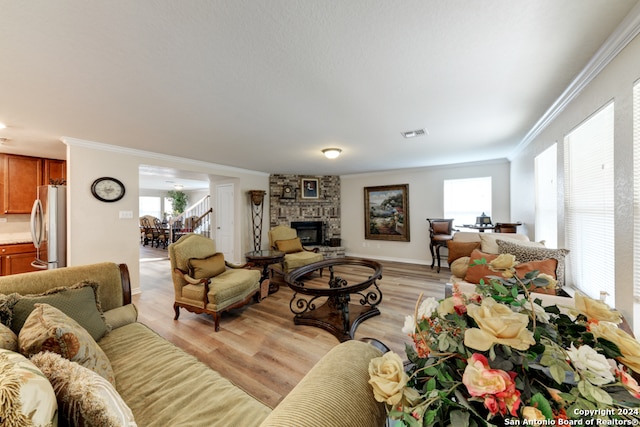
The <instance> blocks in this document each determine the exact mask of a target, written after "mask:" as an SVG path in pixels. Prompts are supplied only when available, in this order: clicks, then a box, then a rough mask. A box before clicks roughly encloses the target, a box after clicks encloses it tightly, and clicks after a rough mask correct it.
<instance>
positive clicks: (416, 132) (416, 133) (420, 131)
mask: <svg viewBox="0 0 640 427" xmlns="http://www.w3.org/2000/svg"><path fill="white" fill-rule="evenodd" d="M400 134H401V135H402V136H404V137H405V138H415V137H416V136H422V135H428V134H429V132H427V130H426V129H416V130H408V131H406V132H400Z"/></svg>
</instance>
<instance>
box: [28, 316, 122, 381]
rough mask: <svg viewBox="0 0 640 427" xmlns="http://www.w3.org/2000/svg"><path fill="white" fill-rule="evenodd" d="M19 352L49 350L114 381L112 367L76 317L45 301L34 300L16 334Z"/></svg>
mask: <svg viewBox="0 0 640 427" xmlns="http://www.w3.org/2000/svg"><path fill="white" fill-rule="evenodd" d="M18 343H19V345H20V352H21V353H22V354H24V355H26V356H32V355H34V354H36V353H39V352H41V351H51V352H54V353H57V354H59V355H60V356H62V357H64V358H65V359H69V360H71V361H73V362H78V363H79V364H81V365H82V366H84V367H85V368H88V369H91V370H92V371H94V372H96V373H97V374H99V375H101V376H102V377H103V378H105V379H106V380H107V381H109V382H110V383H111V384H113V385H115V376H114V374H113V368H112V367H111V363H110V362H109V359H108V358H107V355H106V354H105V353H104V351H102V349H101V348H100V346H98V344H97V343H96V342H95V340H94V339H93V338H92V337H91V335H89V333H88V332H87V331H86V330H85V329H84V328H83V327H82V326H80V325H79V324H78V323H77V322H76V321H75V320H73V319H72V318H70V317H69V316H67V315H66V314H64V313H63V312H62V311H60V310H58V309H57V308H55V307H52V306H50V305H48V304H36V305H35V308H34V310H33V311H32V312H31V314H30V315H29V317H27V320H26V322H24V326H23V327H22V329H21V330H20V334H19V335H18Z"/></svg>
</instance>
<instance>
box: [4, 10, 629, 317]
mask: <svg viewBox="0 0 640 427" xmlns="http://www.w3.org/2000/svg"><path fill="white" fill-rule="evenodd" d="M498 3H499V2H498ZM498 3H497V4H496V5H494V7H496V8H498V9H499V8H501V7H505V5H503V4H498ZM634 5H635V2H619V3H618V4H617V6H618V7H619V9H616V11H617V12H616V13H617V14H618V15H615V16H616V17H615V18H614V14H613V11H609V12H610V13H609V14H608V16H609V19H611V20H612V21H611V22H609V23H608V24H607V25H609V26H610V27H606V28H615V27H616V25H617V23H618V22H620V23H621V25H620V27H619V28H617V29H616V30H615V31H613V30H610V29H609V30H604V28H605V26H604V24H603V23H601V26H600V27H599V28H602V29H601V30H600V32H599V33H598V37H599V39H596V35H595V34H592V35H591V36H590V37H592V39H593V41H592V43H593V46H592V51H593V52H595V56H594V55H591V56H588V57H585V58H586V59H587V60H588V59H589V58H591V59H590V60H588V61H586V62H584V65H582V63H581V64H578V63H577V62H576V60H575V59H572V58H570V57H568V58H563V59H562V61H564V68H572V69H575V70H577V71H579V72H578V73H577V74H576V73H575V72H574V73H573V74H571V75H568V76H567V77H565V81H564V82H563V83H555V85H556V87H555V89H553V90H552V91H551V93H552V94H553V95H552V97H551V98H550V100H552V101H555V102H551V104H546V105H544V104H542V105H540V106H539V107H538V111H539V113H538V115H537V116H534V117H535V118H534V120H538V121H537V123H533V124H532V123H531V122H529V123H527V124H526V125H525V127H523V128H522V130H523V131H524V133H525V134H526V135H524V138H523V139H514V140H513V142H511V144H512V145H511V146H512V147H513V146H515V148H514V149H508V150H502V151H499V150H496V148H495V146H493V147H492V148H491V150H489V149H487V148H486V146H483V145H480V142H475V141H474V139H473V138H471V137H468V138H469V141H468V142H467V143H466V145H465V146H464V147H465V148H458V149H457V150H455V151H454V152H446V156H448V157H447V158H446V160H443V159H442V158H441V157H439V156H441V155H442V153H444V150H442V148H441V147H430V148H428V149H427V152H428V153H432V156H430V157H434V159H436V160H435V161H437V162H438V163H437V164H434V165H431V166H430V165H429V163H430V162H431V160H423V161H422V162H423V163H422V165H421V164H420V163H415V162H409V163H408V164H410V165H412V167H408V168H406V167H404V168H394V167H393V166H386V167H385V166H384V165H385V164H388V165H391V163H389V161H388V159H390V158H391V157H390V156H387V155H378V156H375V155H374V156H373V157H371V154H372V153H368V152H366V150H364V151H362V150H361V149H359V148H358V149H356V148H355V147H354V148H352V149H351V150H352V151H351V152H349V147H343V148H344V152H343V155H342V156H341V157H340V158H338V159H336V160H337V162H336V161H333V162H327V161H326V160H325V159H322V158H320V157H321V153H320V152H319V151H320V150H319V149H318V150H306V151H305V153H304V157H305V162H307V163H306V167H302V168H301V169H296V170H295V172H297V173H298V174H300V175H305V174H308V175H310V176H323V175H332V176H333V175H336V176H340V178H341V192H342V194H341V215H342V218H341V222H342V224H341V225H342V227H341V228H342V235H341V236H340V237H341V239H342V242H343V244H344V245H345V246H346V247H347V254H349V255H354V256H364V257H375V258H380V259H389V260H396V261H405V262H412V263H423V264H429V263H430V259H429V258H430V256H429V255H428V250H427V248H428V232H427V225H426V221H425V219H426V218H428V217H440V216H442V215H443V196H442V182H443V180H445V179H457V178H469V177H478V176H491V177H492V185H493V188H492V190H493V191H492V194H493V200H492V212H491V213H492V216H493V218H494V219H495V220H499V221H510V220H513V221H521V222H522V223H523V224H524V225H523V227H521V228H520V230H519V231H520V232H521V233H524V234H528V235H529V237H530V238H531V239H535V238H536V230H535V220H536V217H535V215H536V213H535V212H536V210H535V206H536V201H535V193H534V191H533V188H534V187H535V158H536V156H537V155H538V154H540V153H542V152H543V151H544V150H545V149H547V148H549V147H550V146H551V145H553V144H554V143H557V144H558V168H557V173H558V177H559V178H558V184H562V182H563V180H562V176H563V173H564V172H563V164H562V146H563V138H564V136H565V135H567V134H568V133H569V132H570V131H571V130H572V129H574V128H575V127H576V126H577V125H579V124H580V123H581V122H583V121H584V120H585V119H587V118H588V117H589V116H591V115H592V114H594V113H595V112H597V111H598V110H599V109H600V108H602V107H603V106H604V105H605V104H607V102H609V101H610V100H612V99H615V129H616V142H615V168H616V171H620V172H619V173H618V175H617V176H616V180H617V181H616V191H615V203H616V209H615V212H616V214H617V215H618V217H617V218H616V222H615V255H616V256H615V259H616V260H618V262H616V264H615V286H616V290H617V292H616V293H615V301H610V302H612V303H613V304H614V305H615V306H616V307H617V308H618V309H620V310H621V311H622V312H623V313H624V314H625V316H626V317H627V318H628V319H630V320H631V319H633V323H634V324H635V323H636V321H637V318H638V317H640V316H638V315H637V313H635V310H636V307H635V304H634V303H633V301H632V299H631V298H626V296H627V295H629V294H630V293H632V292H633V285H632V284H633V270H634V267H633V262H630V260H629V257H630V255H629V254H632V253H633V247H634V245H633V241H632V240H633V239H632V233H629V232H628V230H630V229H631V228H633V227H632V225H631V219H630V218H631V217H630V214H629V213H630V212H632V211H633V207H632V206H633V205H632V200H633V195H632V189H633V185H632V184H631V179H632V178H631V175H630V174H629V171H631V170H633V167H632V165H633V162H632V159H633V156H632V153H633V137H632V129H633V125H632V114H631V106H632V105H633V102H632V87H633V83H634V82H635V81H636V80H637V78H638V75H637V73H636V71H635V70H636V69H637V62H636V61H637V60H636V58H637V57H638V55H637V52H638V41H637V40H636V38H635V32H634V28H635V22H636V19H637V18H636V9H633V10H632V11H631V9H632V6H634ZM381 6H382V4H381ZM383 9H384V7H383ZM452 10H453V9H452ZM629 11H631V13H629V14H628V16H626V19H623V18H625V14H627V12H629ZM31 12H33V13H36V11H35V10H32V11H31ZM43 12H44V11H43V10H41V11H39V13H43ZM402 13H403V12H400V16H402ZM456 13H458V12H456ZM487 13H489V12H487ZM9 15H10V14H7V15H5V16H9ZM595 15H597V13H595ZM15 18H16V19H15V20H14V21H13V22H7V25H6V28H10V27H13V26H16V25H18V22H19V21H20V19H18V16H17V15H16V16H15ZM468 18H469V17H467V16H465V19H468ZM616 19H617V21H615V20H616ZM592 33H593V32H592ZM15 34H19V31H18V30H16V31H15ZM603 40H604V41H605V43H604V44H602V41H603ZM25 42H26V43H28V40H25ZM25 46H28V45H25ZM554 54H556V55H557V53H555V52H554ZM583 55H584V54H583ZM558 61H560V59H559V58H558ZM141 66H142V65H141ZM36 68H37V67H36ZM33 69H35V68H33ZM563 71H564V69H563ZM3 72H4V73H8V74H7V75H6V79H3V81H6V82H10V81H12V80H13V78H14V77H13V76H14V75H15V74H14V75H11V74H9V73H11V70H10V69H9V67H5V69H4V70H3ZM36 80H37V79H35V77H34V80H33V83H35V81H36ZM16 86H17V87H19V85H16ZM354 89H355V88H354ZM563 90H564V92H563ZM6 92H7V93H15V96H16V97H17V98H16V100H17V99H18V98H19V97H20V95H21V92H20V91H15V90H14V88H11V90H10V89H9V88H7V91H6ZM69 95H73V96H76V94H75V93H74V94H72V93H69ZM34 96H35V94H34ZM7 99H8V98H7ZM43 102H44V100H43ZM10 104H12V106H13V107H12V108H16V106H17V105H19V104H20V103H19V102H17V101H16V102H12V103H10ZM516 109H517V108H516ZM545 109H547V110H546V112H545ZM27 111H28V108H26V109H25V113H24V114H25V117H26V116H28V115H29V113H27ZM15 115H16V113H9V112H7V113H5V114H3V120H4V121H7V122H9V123H8V124H9V126H8V128H7V129H4V130H3V131H2V132H3V134H2V135H3V136H4V135H6V136H7V137H9V139H11V138H13V139H14V140H13V141H11V140H10V141H8V142H6V143H5V144H4V145H3V146H2V150H3V151H4V152H7V153H11V152H16V151H17V150H22V154H27V155H34V154H35V152H37V151H39V150H40V151H41V150H43V149H44V147H47V146H46V145H45V144H44V143H42V139H37V138H35V136H29V138H28V141H31V142H28V143H27V144H21V142H22V141H21V138H24V136H23V135H21V133H20V132H24V131H26V130H27V129H24V130H20V129H18V128H17V127H16V126H12V124H11V123H10V120H7V119H5V118H4V117H9V118H10V117H12V116H15ZM68 125H69V123H68ZM24 126H25V127H27V126H26V124H25V125H24ZM31 126H36V127H37V124H36V123H34V124H32V125H31ZM98 127H100V126H98V125H96V129H97V128H98ZM385 131H386V128H385ZM501 132H502V133H503V134H504V131H501ZM65 135H66V136H65ZM85 135H86V136H85ZM90 135H92V132H86V131H82V132H75V133H74V132H73V131H62V133H59V134H58V135H57V137H56V138H55V139H54V141H55V142H56V143H57V144H58V145H60V146H62V147H63V148H62V152H63V154H62V156H63V157H64V158H66V160H67V162H68V184H69V194H70V197H69V199H70V201H69V212H70V218H69V223H70V224H71V226H70V232H69V242H68V243H69V255H68V257H69V259H68V260H69V264H70V265H76V264H84V263H90V262H94V261H98V260H103V259H113V260H114V261H118V262H126V263H127V264H128V265H129V266H130V269H131V272H132V282H133V287H134V289H135V290H136V291H137V290H138V288H139V283H140V279H139V273H138V270H139V268H138V250H137V239H135V238H132V237H131V236H134V235H136V233H135V230H136V229H137V227H138V225H137V222H136V221H135V220H134V218H136V217H137V215H136V212H137V211H138V207H137V200H138V193H137V183H138V180H139V167H140V165H149V164H152V165H155V166H158V167H165V168H173V169H182V170H190V171H194V172H197V173H201V174H205V175H208V176H209V177H210V182H211V188H212V189H214V190H215V186H216V185H218V184H225V183H233V184H234V185H235V209H236V212H237V214H238V217H239V218H242V220H241V221H237V222H236V225H235V230H234V239H235V242H236V245H235V248H234V250H235V256H234V258H235V260H237V261H240V260H242V259H243V254H244V252H246V250H248V249H249V248H250V246H251V235H250V216H249V214H248V208H249V207H248V204H247V200H246V192H247V191H248V190H265V191H268V190H269V188H268V181H269V175H270V174H271V173H286V172H290V171H288V170H271V171H268V172H266V171H264V169H261V168H253V167H252V168H245V167H237V166H228V165H226V164H224V163H222V162H220V163H218V162H216V161H203V160H195V158H197V157H195V156H194V157H192V158H187V157H183V156H181V155H180V153H181V152H182V150H180V149H176V148H178V146H179V145H180V143H178V144H176V146H175V147H169V146H166V147H165V146H162V148H161V145H159V144H158V143H157V142H151V141H150V139H151V140H155V139H157V140H159V139H160V135H155V134H154V135H153V137H151V138H148V137H145V136H144V135H137V136H135V137H133V138H132V137H131V136H123V135H118V136H117V138H113V139H111V140H110V139H108V138H98V137H96V138H93V137H90ZM87 136H89V137H87ZM369 137H370V138H369ZM367 138H369V139H370V140H371V141H373V140H374V138H373V135H372V134H371V135H368V137H367ZM367 138H365V140H366V139H367ZM427 138H429V135H427ZM173 139H175V140H180V139H181V138H180V135H178V134H176V135H173ZM60 140H62V141H63V142H64V144H62V143H61V142H60ZM414 141H418V143H419V144H420V143H422V142H420V139H419V138H418V139H415V140H409V143H411V144H413V143H414ZM134 142H138V143H140V144H134ZM270 143H271V144H275V142H274V141H270ZM427 143H428V144H434V143H433V142H431V141H429V140H428V139H427ZM65 144H66V145H65ZM435 144H436V145H437V143H435ZM500 144H502V145H504V144H505V143H504V142H500V143H499V144H498V145H500ZM20 145H21V146H20ZM205 146H206V145H205ZM133 147H135V148H133ZM25 150H26V151H25ZM29 150H31V151H29ZM34 150H35V151H34ZM358 150H360V151H358ZM214 151H215V150H214ZM370 151H374V150H370ZM393 151H397V152H400V153H406V154H404V157H405V159H408V158H410V156H411V155H412V154H411V152H409V151H406V148H405V147H403V146H401V145H396V146H394V147H393ZM423 151H424V150H423ZM59 152H60V149H58V153H59ZM289 152H291V153H289ZM292 153H294V150H291V149H289V150H286V155H287V156H290V155H291V154H292ZM496 153H504V154H498V155H496ZM283 154H284V153H283V152H278V154H274V156H277V157H281V156H283ZM235 155H236V156H238V155H239V154H238V153H237V154H235ZM365 156H367V157H365ZM245 157H246V156H245ZM259 157H260V159H257V161H258V162H261V163H265V161H267V160H268V159H269V156H259ZM271 157H273V156H271ZM215 158H216V156H214V159H215ZM299 159H300V160H302V157H300V158H299ZM247 160H249V159H247ZM300 160H298V161H296V162H295V163H296V164H300ZM220 161H222V157H220ZM255 161H256V160H253V162H254V163H251V164H255ZM345 162H349V164H358V168H357V169H353V168H352V169H350V170H349V171H348V172H347V171H346V169H343V172H340V168H344V167H345V166H346V163H345ZM288 163H289V164H290V165H289V166H287V167H286V168H288V169H291V170H293V169H292V168H293V164H294V162H288ZM245 164H250V163H248V162H247V163H245ZM296 167H300V166H296ZM99 176H117V178H118V179H120V180H121V181H122V182H123V183H124V184H125V186H126V189H127V192H126V195H125V197H124V198H123V199H122V200H121V201H119V202H118V203H116V204H104V203H99V202H97V201H96V200H95V199H94V198H93V197H92V196H91V194H90V192H89V191H88V190H87V188H88V187H87V186H88V185H89V184H90V183H91V182H93V181H94V180H95V179H96V178H97V177H99ZM405 183H406V184H409V188H410V194H409V195H410V202H411V213H412V215H411V218H412V233H411V240H410V241H409V242H386V241H369V240H367V239H365V238H364V233H363V230H364V215H363V209H364V208H363V206H364V200H363V194H362V189H363V188H364V187H369V186H376V185H394V184H405ZM623 184H624V185H623ZM562 193H563V191H562V190H560V189H559V190H558V194H559V195H561V194H562ZM212 196H213V197H214V198H215V194H214V193H212ZM563 203H564V201H563V199H562V198H560V196H559V200H558V220H557V224H556V228H557V230H558V241H557V245H558V246H559V247H563V246H564V245H565V242H564V233H562V231H563V230H564V216H563V209H564V208H563ZM267 208H268V205H267ZM121 212H126V213H129V212H131V214H132V215H131V216H132V219H131V220H123V219H120V213H121ZM98 218H99V222H100V224H101V226H100V227H96V226H95V224H96V220H97V219H98ZM87 236H91V237H90V238H87ZM96 242H101V243H100V244H96ZM115 242H117V243H115ZM264 245H266V236H264V235H263V246H264ZM634 259H635V258H634ZM620 260H623V261H624V262H622V261H620Z"/></svg>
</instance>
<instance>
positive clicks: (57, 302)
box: [11, 281, 109, 341]
mask: <svg viewBox="0 0 640 427" xmlns="http://www.w3.org/2000/svg"><path fill="white" fill-rule="evenodd" d="M14 295H15V294H14ZM38 303H42V304H49V305H50V306H52V307H55V308H57V309H58V310H60V311H62V312H63V313H64V314H66V315H67V316H69V317H70V318H72V319H73V320H75V321H76V322H78V323H79V324H80V326H82V327H83V328H85V329H86V330H87V332H89V334H90V335H91V337H92V338H93V339H94V340H96V341H98V340H99V339H100V338H102V337H103V336H104V335H105V334H106V333H107V332H108V331H109V327H108V326H107V324H106V322H105V320H104V315H103V313H102V309H101V307H100V301H99V300H98V284H97V283H95V282H89V281H86V282H80V283H78V284H76V285H73V286H70V287H62V288H55V289H51V290H49V291H47V292H45V293H44V294H39V295H21V296H19V298H18V300H17V301H16V302H15V304H14V305H13V319H12V321H11V329H12V330H13V332H15V333H16V334H19V333H20V329H22V325H24V322H25V321H26V320H27V317H29V314H31V312H32V311H33V308H34V306H35V304H38Z"/></svg>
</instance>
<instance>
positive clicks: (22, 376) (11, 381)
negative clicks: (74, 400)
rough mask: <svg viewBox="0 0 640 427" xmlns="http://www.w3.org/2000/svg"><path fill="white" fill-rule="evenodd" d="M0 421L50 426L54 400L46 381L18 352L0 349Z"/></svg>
mask: <svg viewBox="0 0 640 427" xmlns="http://www.w3.org/2000/svg"><path fill="white" fill-rule="evenodd" d="M0 402H2V405H0V424H1V425H3V426H21V427H22V426H25V427H26V426H43V427H44V426H47V427H49V426H54V425H57V421H58V403H57V402H56V396H55V394H54V392H53V387H51V384H50V383H49V380H48V379H47V378H46V377H45V376H44V375H43V374H42V372H40V370H39V369H38V368H36V366H35V365H34V364H33V363H31V362H30V361H29V360H28V359H27V358H26V357H24V356H23V355H21V354H20V353H16V352H13V351H9V350H5V349H0Z"/></svg>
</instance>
